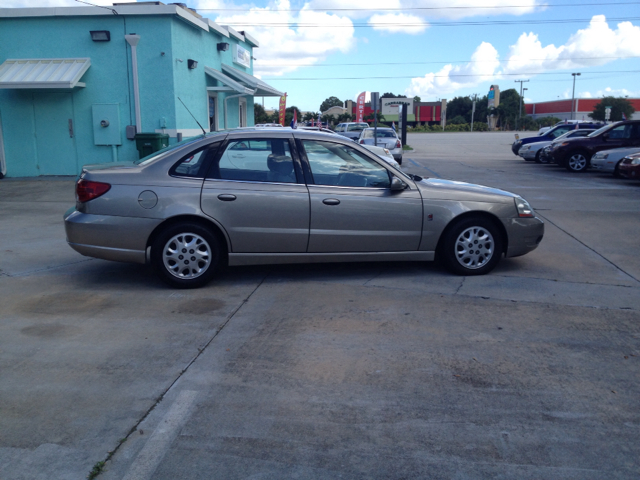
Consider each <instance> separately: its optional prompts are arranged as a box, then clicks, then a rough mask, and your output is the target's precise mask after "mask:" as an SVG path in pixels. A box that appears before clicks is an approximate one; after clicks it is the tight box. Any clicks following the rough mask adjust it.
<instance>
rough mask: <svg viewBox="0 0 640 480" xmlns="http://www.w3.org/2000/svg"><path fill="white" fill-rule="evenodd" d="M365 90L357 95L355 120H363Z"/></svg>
mask: <svg viewBox="0 0 640 480" xmlns="http://www.w3.org/2000/svg"><path fill="white" fill-rule="evenodd" d="M366 93H367V92H362V93H361V94H360V95H358V103H357V104H356V122H364V120H363V119H364V97H365V96H366Z"/></svg>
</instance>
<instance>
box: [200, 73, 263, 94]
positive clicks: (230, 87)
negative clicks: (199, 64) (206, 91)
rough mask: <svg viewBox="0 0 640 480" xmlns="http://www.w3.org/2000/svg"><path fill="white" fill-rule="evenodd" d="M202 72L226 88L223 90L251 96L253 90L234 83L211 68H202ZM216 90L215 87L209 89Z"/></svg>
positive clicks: (231, 79)
mask: <svg viewBox="0 0 640 480" xmlns="http://www.w3.org/2000/svg"><path fill="white" fill-rule="evenodd" d="M204 72H205V73H206V74H207V75H209V76H210V77H211V78H214V79H216V80H218V81H219V82H220V83H222V84H223V85H224V86H225V87H228V88H226V89H225V90H231V91H234V92H238V93H244V94H246V95H253V92H254V91H255V89H253V88H247V87H245V86H244V85H242V84H241V83H239V82H236V81H235V80H234V79H233V78H230V77H227V76H226V75H225V74H224V73H222V72H220V71H219V70H216V69H215V68H211V67H204ZM213 89H217V87H214V88H211V90H213Z"/></svg>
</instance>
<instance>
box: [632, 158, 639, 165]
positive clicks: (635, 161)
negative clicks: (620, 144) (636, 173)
mask: <svg viewBox="0 0 640 480" xmlns="http://www.w3.org/2000/svg"><path fill="white" fill-rule="evenodd" d="M631 165H640V157H636V158H632V159H631Z"/></svg>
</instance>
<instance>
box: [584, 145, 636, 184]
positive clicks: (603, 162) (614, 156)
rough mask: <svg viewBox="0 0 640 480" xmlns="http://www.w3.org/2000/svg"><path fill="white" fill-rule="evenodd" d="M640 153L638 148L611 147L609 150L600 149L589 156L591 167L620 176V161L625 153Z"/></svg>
mask: <svg viewBox="0 0 640 480" xmlns="http://www.w3.org/2000/svg"><path fill="white" fill-rule="evenodd" d="M634 153H640V148H638V147H632V148H613V149H611V150H601V151H599V152H596V154H595V155H594V156H593V157H591V168H592V169H593V170H597V171H599V172H603V173H605V172H611V173H613V174H614V175H615V176H616V177H619V176H620V173H619V172H620V163H622V159H623V158H624V157H626V156H627V155H633V154H634Z"/></svg>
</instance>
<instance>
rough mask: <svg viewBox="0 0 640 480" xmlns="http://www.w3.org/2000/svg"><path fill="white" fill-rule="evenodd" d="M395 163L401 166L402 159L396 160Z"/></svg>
mask: <svg viewBox="0 0 640 480" xmlns="http://www.w3.org/2000/svg"><path fill="white" fill-rule="evenodd" d="M396 162H398V165H402V157H400V158H399V159H398V160H396Z"/></svg>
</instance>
